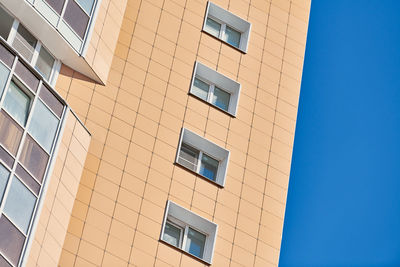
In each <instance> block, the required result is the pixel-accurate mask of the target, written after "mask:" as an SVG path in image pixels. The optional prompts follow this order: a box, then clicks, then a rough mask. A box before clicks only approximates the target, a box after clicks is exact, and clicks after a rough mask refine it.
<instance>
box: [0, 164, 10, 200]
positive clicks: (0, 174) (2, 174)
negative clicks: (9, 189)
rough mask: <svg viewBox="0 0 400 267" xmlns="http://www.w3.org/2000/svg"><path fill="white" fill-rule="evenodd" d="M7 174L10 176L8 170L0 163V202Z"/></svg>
mask: <svg viewBox="0 0 400 267" xmlns="http://www.w3.org/2000/svg"><path fill="white" fill-rule="evenodd" d="M8 176H10V172H9V171H8V170H7V169H6V168H5V167H4V166H3V165H2V164H0V204H1V202H2V199H3V195H4V191H5V190H6V186H7V182H8Z"/></svg>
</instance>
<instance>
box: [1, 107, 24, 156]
mask: <svg viewBox="0 0 400 267" xmlns="http://www.w3.org/2000/svg"><path fill="white" fill-rule="evenodd" d="M21 138H22V128H21V127H20V126H19V125H18V124H17V123H16V122H15V121H14V120H13V119H11V118H10V116H8V115H7V113H6V112H4V111H3V110H2V111H0V143H1V144H2V145H3V146H4V147H5V148H6V149H7V150H8V151H9V152H10V153H11V154H12V155H13V156H14V157H15V156H16V155H17V150H18V147H19V143H20V142H21Z"/></svg>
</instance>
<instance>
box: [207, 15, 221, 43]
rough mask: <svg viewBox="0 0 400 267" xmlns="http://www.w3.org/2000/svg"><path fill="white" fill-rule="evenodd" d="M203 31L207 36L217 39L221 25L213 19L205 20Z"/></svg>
mask: <svg viewBox="0 0 400 267" xmlns="http://www.w3.org/2000/svg"><path fill="white" fill-rule="evenodd" d="M204 30H205V31H206V32H208V33H209V34H211V35H214V36H215V37H217V38H219V32H220V31H221V24H220V23H218V22H216V21H215V20H213V19H210V18H207V21H206V25H205V28H204Z"/></svg>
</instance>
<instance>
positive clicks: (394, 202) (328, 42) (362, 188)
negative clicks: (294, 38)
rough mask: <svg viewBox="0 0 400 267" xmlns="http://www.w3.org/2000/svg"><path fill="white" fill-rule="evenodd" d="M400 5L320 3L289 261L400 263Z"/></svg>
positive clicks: (357, 0) (309, 52)
mask: <svg viewBox="0 0 400 267" xmlns="http://www.w3.org/2000/svg"><path fill="white" fill-rule="evenodd" d="M399 154H400V1H396V0H391V1H390V0H374V1H373V0H370V1H368V0H331V1H328V0H313V1H312V7H311V16H310V24H309V31H308V39H307V48H306V56H305V65H304V71H303V80H302V88H301V94H300V104H299V113H298V119H297V128H296V136H295V145H294V153H293V160H292V169H291V177H290V184H289V193H288V202H287V208H286V216H285V225H284V233H283V241H282V247H281V256H280V266H400V156H399Z"/></svg>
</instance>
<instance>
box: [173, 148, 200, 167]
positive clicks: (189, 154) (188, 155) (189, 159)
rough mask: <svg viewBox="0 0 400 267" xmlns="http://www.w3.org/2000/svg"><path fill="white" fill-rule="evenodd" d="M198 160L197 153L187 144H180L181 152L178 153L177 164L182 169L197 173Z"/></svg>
mask: <svg viewBox="0 0 400 267" xmlns="http://www.w3.org/2000/svg"><path fill="white" fill-rule="evenodd" d="M198 158H199V151H198V150H197V149H195V148H193V147H191V146H188V145H187V144H182V146H181V151H180V152H179V158H178V162H179V163H180V164H181V165H183V166H184V167H186V168H188V169H190V170H192V171H197V161H198Z"/></svg>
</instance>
